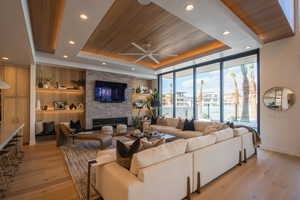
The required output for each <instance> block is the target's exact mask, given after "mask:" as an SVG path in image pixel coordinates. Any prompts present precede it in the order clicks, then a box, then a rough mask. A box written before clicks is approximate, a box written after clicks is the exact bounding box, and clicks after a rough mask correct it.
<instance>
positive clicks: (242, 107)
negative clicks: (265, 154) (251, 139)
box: [224, 55, 257, 127]
mask: <svg viewBox="0 0 300 200" xmlns="http://www.w3.org/2000/svg"><path fill="white" fill-rule="evenodd" d="M224 121H233V122H235V123H237V124H245V125H248V126H251V127H257V57H256V55H254V56H248V57H244V58H239V59H235V60H231V61H227V62H224Z"/></svg>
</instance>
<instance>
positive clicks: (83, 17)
mask: <svg viewBox="0 0 300 200" xmlns="http://www.w3.org/2000/svg"><path fill="white" fill-rule="evenodd" d="M80 18H81V19H83V20H87V19H88V16H86V15H85V14H81V15H80Z"/></svg>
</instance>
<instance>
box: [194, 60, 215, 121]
mask: <svg viewBox="0 0 300 200" xmlns="http://www.w3.org/2000/svg"><path fill="white" fill-rule="evenodd" d="M195 111H196V119H206V120H207V119H208V120H212V121H220V63H215V64H212V65H207V66H203V67H198V68H197V71H196V109H195Z"/></svg>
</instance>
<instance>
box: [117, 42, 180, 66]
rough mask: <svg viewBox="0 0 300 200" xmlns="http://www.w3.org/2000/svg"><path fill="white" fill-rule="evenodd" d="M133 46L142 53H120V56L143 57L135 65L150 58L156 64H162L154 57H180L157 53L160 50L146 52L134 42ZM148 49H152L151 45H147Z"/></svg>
mask: <svg viewBox="0 0 300 200" xmlns="http://www.w3.org/2000/svg"><path fill="white" fill-rule="evenodd" d="M131 45H133V46H134V47H136V48H137V49H139V50H140V51H141V52H140V53H120V55H122V56H141V57H140V58H138V59H137V60H136V61H135V63H138V62H140V61H142V60H144V59H145V58H147V57H148V58H150V59H151V60H153V61H154V62H155V63H156V64H160V62H159V61H158V60H157V59H156V58H155V57H154V56H168V57H175V56H178V55H176V54H164V53H156V52H157V51H158V50H159V48H157V49H154V50H146V49H144V48H143V47H141V46H140V45H138V44H136V43H134V42H132V43H131ZM147 47H148V48H150V47H151V44H147Z"/></svg>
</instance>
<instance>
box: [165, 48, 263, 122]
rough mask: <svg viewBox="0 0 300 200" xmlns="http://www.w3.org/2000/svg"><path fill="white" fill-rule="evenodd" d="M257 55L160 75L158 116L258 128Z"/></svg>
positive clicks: (244, 54)
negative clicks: (160, 99) (231, 123)
mask: <svg viewBox="0 0 300 200" xmlns="http://www.w3.org/2000/svg"><path fill="white" fill-rule="evenodd" d="M257 53H258V51H252V52H246V53H243V54H240V55H237V56H231V57H227V58H223V59H218V60H216V61H210V62H209V64H206V65H205V64H197V65H195V66H191V67H190V68H186V69H184V70H177V71H175V72H169V73H167V74H163V75H159V80H160V82H159V83H160V93H161V97H162V103H161V110H160V114H161V115H163V116H166V117H173V116H176V117H182V118H196V119H200V120H210V121H222V122H227V121H231V122H234V123H235V124H245V125H248V126H251V127H253V128H259V127H258V126H259V125H258V124H259V121H258V92H259V88H258V85H259V83H258V81H259V80H258V63H257ZM174 92H175V94H174ZM194 100H195V102H194Z"/></svg>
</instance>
